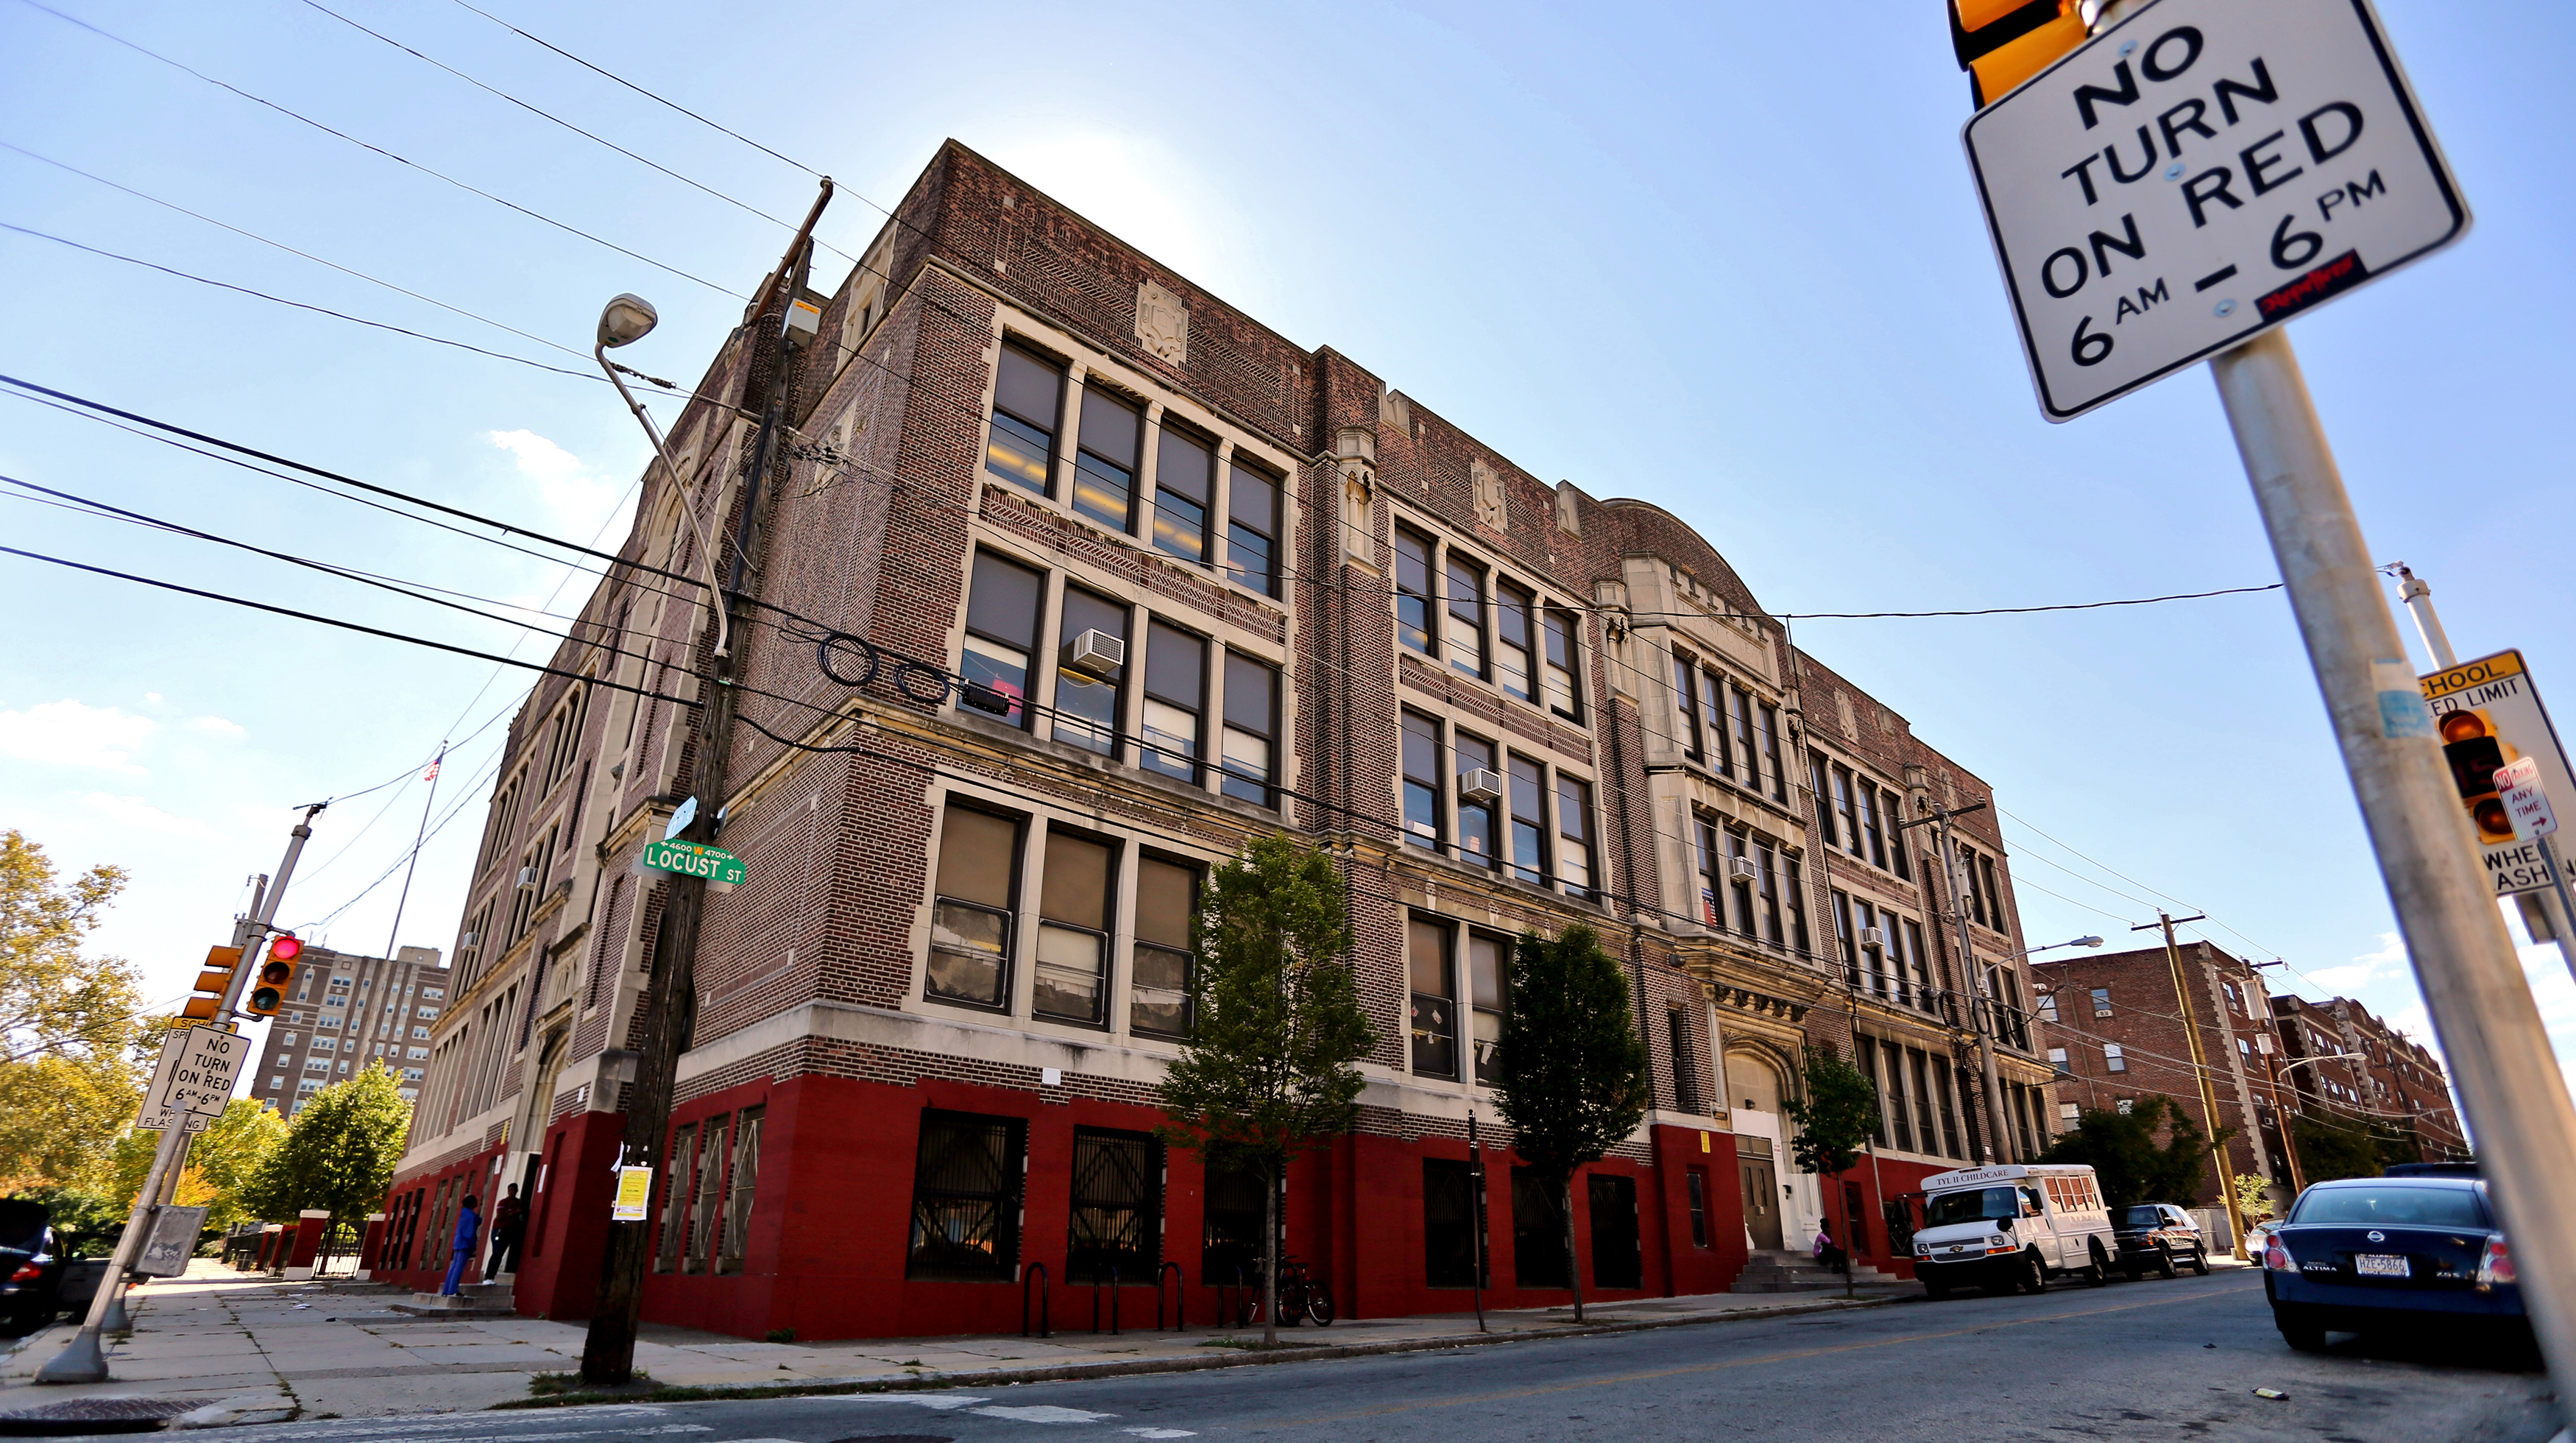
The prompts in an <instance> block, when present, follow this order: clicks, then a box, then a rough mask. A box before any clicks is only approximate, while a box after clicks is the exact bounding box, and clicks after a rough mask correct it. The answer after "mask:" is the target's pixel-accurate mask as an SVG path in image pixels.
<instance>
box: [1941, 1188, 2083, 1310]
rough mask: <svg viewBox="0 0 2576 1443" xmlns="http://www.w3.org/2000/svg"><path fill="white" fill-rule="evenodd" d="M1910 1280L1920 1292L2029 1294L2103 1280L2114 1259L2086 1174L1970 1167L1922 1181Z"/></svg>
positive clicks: (1942, 1295) (1945, 1295)
mask: <svg viewBox="0 0 2576 1443" xmlns="http://www.w3.org/2000/svg"><path fill="white" fill-rule="evenodd" d="M1923 1193H1924V1198H1923V1228H1922V1230H1921V1231H1920V1232H1917V1233H1916V1234H1915V1235H1914V1276H1916V1277H1917V1278H1920V1279H1922V1280H1923V1291H1924V1292H1925V1293H1926V1294H1928V1295H1930V1296H1932V1297H1935V1298H1940V1297H1947V1296H1948V1295H1949V1292H1950V1290H1951V1289H1952V1288H1964V1287H1983V1288H1985V1289H1986V1290H1988V1291H1990V1292H2006V1291H2010V1292H2031V1293H2036V1292H2038V1291H2039V1290H2041V1289H2042V1288H2045V1287H2047V1286H2048V1280H2049V1279H2050V1278H2051V1277H2058V1276H2065V1277H2080V1278H2082V1279H2083V1280H2084V1281H2085V1282H2086V1283H2089V1284H2091V1285H2092V1286H2094V1287H2100V1286H2101V1285H2102V1284H2104V1283H2107V1282H2109V1281H2110V1280H2111V1260H2112V1259H2114V1258H2116V1257H2118V1256H2119V1255H2120V1245H2119V1242H2118V1239H2117V1237H2116V1236H2115V1235H2114V1234H2113V1233H2112V1231H2111V1214H2110V1212H2109V1211H2108V1210H2107V1209H2105V1208H2104V1207H2103V1205H2102V1189H2101V1187H2100V1186H2099V1185H2098V1184H2097V1183H2096V1182H2095V1181H2094V1178H2093V1169H2092V1168H2090V1167H2088V1166H2085V1165H2083V1164H2081V1163H2033V1164H2031V1165H2029V1166H2027V1167H2021V1166H2015V1167H1971V1168H1962V1169H1960V1170H1959V1171H1957V1172H1944V1173H1935V1174H1933V1175H1932V1176H1930V1177H1927V1178H1925V1179H1924V1180H1923Z"/></svg>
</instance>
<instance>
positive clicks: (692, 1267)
mask: <svg viewBox="0 0 2576 1443" xmlns="http://www.w3.org/2000/svg"><path fill="white" fill-rule="evenodd" d="M732 1120H733V1119H732V1118H730V1117H727V1116H726V1115H725V1114H723V1113H718V1114H716V1115H715V1116H714V1117H711V1118H708V1119H707V1121H706V1126H705V1127H703V1128H701V1129H700V1130H699V1133H698V1171H697V1183H698V1185H697V1188H696V1190H695V1192H694V1194H693V1195H692V1197H691V1200H690V1203H689V1212H688V1217H687V1219H686V1226H687V1228H688V1236H689V1250H688V1252H687V1253H686V1254H685V1255H684V1256H682V1257H681V1259H680V1271H681V1272H684V1273H703V1272H705V1271H706V1270H707V1265H708V1262H709V1259H710V1255H711V1254H712V1253H713V1251H714V1246H713V1245H714V1242H715V1232H716V1220H717V1215H718V1214H717V1208H718V1205H719V1203H720V1202H721V1201H722V1200H723V1198H724V1184H725V1138H726V1136H727V1135H728V1132H729V1129H728V1128H727V1127H726V1126H725V1124H727V1123H729V1122H731V1121H732Z"/></svg>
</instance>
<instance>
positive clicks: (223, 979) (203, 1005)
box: [179, 947, 242, 1022]
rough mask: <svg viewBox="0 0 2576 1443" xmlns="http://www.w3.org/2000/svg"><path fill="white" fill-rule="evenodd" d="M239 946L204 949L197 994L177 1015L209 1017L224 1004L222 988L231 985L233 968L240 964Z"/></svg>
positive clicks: (198, 975)
mask: <svg viewBox="0 0 2576 1443" xmlns="http://www.w3.org/2000/svg"><path fill="white" fill-rule="evenodd" d="M241 959H242V949H240V948H239V947H209V948H207V949H206V970H204V971H202V972H200V973H198V974H197V995H196V996H194V997H191V998H189V999H188V1000H187V1003H186V1004H185V1005H183V1006H182V1007H181V1008H180V1009H179V1015H180V1016H181V1017H183V1018H186V1019H188V1020H190V1021H200V1022H202V1021H206V1020H208V1019H211V1018H212V1017H213V1016H214V1015H215V1014H216V1013H217V1012H218V1011H221V1010H222V1008H223V1005H224V989H225V988H226V987H229V986H231V985H232V980H233V969H234V968H236V967H239V966H240V965H241Z"/></svg>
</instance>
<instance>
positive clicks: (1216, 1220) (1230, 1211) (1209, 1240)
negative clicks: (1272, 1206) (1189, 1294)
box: [1199, 1167, 1286, 1288]
mask: <svg viewBox="0 0 2576 1443" xmlns="http://www.w3.org/2000/svg"><path fill="white" fill-rule="evenodd" d="M1261 1181H1262V1179H1261V1174H1260V1173H1258V1172H1255V1171H1253V1170H1252V1169H1250V1168H1214V1167H1212V1168H1209V1169H1208V1170H1207V1204H1206V1209H1207V1211H1206V1218H1207V1221H1206V1230H1205V1233H1204V1234H1203V1240H1202V1242H1201V1245H1200V1246H1201V1250H1200V1253H1199V1276H1200V1277H1202V1278H1205V1279H1206V1280H1207V1282H1208V1284H1209V1285H1210V1286H1219V1285H1231V1286H1234V1287H1237V1288H1240V1287H1243V1286H1245V1285H1246V1284H1251V1285H1253V1286H1258V1285H1259V1283H1260V1278H1261V1214H1262V1205H1261ZM1281 1211H1282V1213H1283V1214H1284V1213H1285V1211H1286V1210H1285V1209H1282V1210H1281ZM1283 1221H1284V1217H1283ZM1283 1251H1284V1250H1283Z"/></svg>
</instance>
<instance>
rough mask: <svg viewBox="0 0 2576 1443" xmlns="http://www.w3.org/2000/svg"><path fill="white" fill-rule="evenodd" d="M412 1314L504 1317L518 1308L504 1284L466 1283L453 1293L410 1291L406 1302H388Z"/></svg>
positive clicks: (456, 1316)
mask: <svg viewBox="0 0 2576 1443" xmlns="http://www.w3.org/2000/svg"><path fill="white" fill-rule="evenodd" d="M392 1307H393V1310H394V1311H395V1312H397V1313H409V1314H411V1315H412V1316H414V1317H428V1316H432V1315H435V1316H439V1317H452V1318H507V1317H511V1316H513V1315H514V1314H515V1313H516V1312H517V1311H518V1310H517V1308H516V1306H515V1305H514V1303H513V1301H512V1299H511V1296H510V1285H509V1284H508V1283H467V1284H466V1285H465V1286H463V1287H462V1288H459V1289H457V1291H456V1292H455V1293H454V1294H453V1295H450V1294H446V1293H414V1294H412V1295H411V1300H410V1301H409V1302H402V1303H395V1304H393V1305H392Z"/></svg>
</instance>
